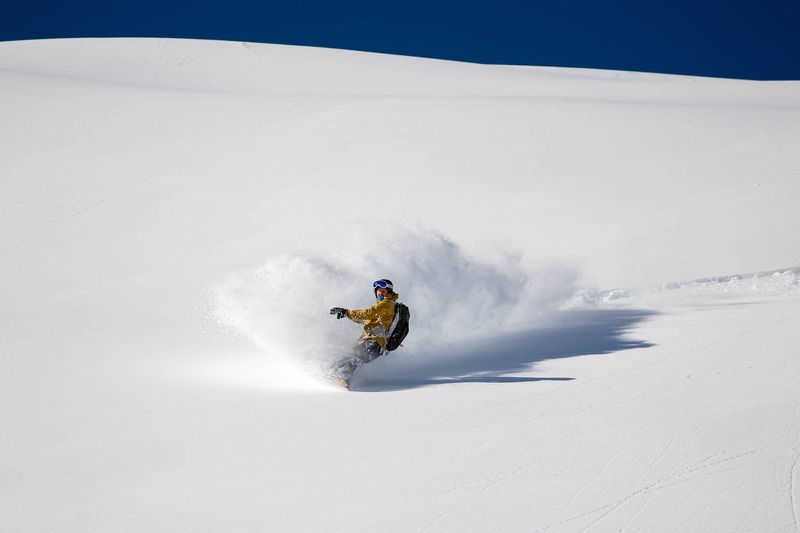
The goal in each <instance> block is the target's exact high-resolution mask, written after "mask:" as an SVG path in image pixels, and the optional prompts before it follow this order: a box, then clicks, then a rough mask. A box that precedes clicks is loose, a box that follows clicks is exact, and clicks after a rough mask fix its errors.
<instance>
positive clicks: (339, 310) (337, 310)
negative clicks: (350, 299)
mask: <svg viewBox="0 0 800 533" xmlns="http://www.w3.org/2000/svg"><path fill="white" fill-rule="evenodd" d="M331 314H332V315H336V318H337V319H339V318H344V317H346V316H347V309H345V308H344V307H334V308H333V309H331Z"/></svg>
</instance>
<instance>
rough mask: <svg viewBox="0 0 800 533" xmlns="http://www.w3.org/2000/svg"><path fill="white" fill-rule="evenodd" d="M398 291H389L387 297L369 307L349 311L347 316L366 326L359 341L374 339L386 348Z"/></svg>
mask: <svg viewBox="0 0 800 533" xmlns="http://www.w3.org/2000/svg"><path fill="white" fill-rule="evenodd" d="M397 298H398V295H397V293H394V292H392V293H389V294H387V295H386V298H384V299H383V300H381V301H379V302H375V305H373V306H372V307H369V308H367V309H355V310H350V311H348V312H347V318H349V319H350V320H352V321H353V322H358V323H359V324H362V325H363V326H364V333H363V335H361V336H360V337H359V338H358V342H363V341H365V340H366V339H374V340H375V342H377V343H378V344H379V345H380V346H381V348H386V336H387V335H388V333H389V328H390V327H391V326H392V320H394V303H395V302H396V301H397Z"/></svg>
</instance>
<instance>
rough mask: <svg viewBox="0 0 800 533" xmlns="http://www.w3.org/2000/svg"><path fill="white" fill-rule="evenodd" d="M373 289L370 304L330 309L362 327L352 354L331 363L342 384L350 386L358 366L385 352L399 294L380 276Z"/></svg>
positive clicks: (340, 316)
mask: <svg viewBox="0 0 800 533" xmlns="http://www.w3.org/2000/svg"><path fill="white" fill-rule="evenodd" d="M372 289H373V292H374V293H375V300H376V301H375V304H374V305H373V306H372V307H369V308H367V309H356V310H350V309H345V308H343V307H334V308H333V309H331V314H332V315H336V318H337V319H340V318H345V317H347V318H349V319H350V320H352V321H354V322H358V323H360V324H362V325H363V327H364V333H363V334H361V336H360V337H359V338H358V343H357V345H356V347H355V351H354V353H353V355H350V356H348V357H345V358H343V359H341V360H339V361H337V362H335V363H334V365H333V369H332V373H333V376H334V379H335V380H336V381H337V382H340V384H341V385H342V386H344V387H348V386H349V382H350V378H351V377H352V376H353V372H355V371H356V369H357V368H358V367H359V366H361V365H363V364H365V363H369V362H372V361H374V360H375V359H377V358H378V357H380V356H381V355H383V354H384V353H385V351H384V350H385V348H386V337H387V335H388V332H389V328H390V326H391V324H392V320H394V313H395V302H397V298H398V297H399V296H398V294H397V293H396V292H394V285H393V284H392V282H391V281H390V280H388V279H379V280H378V281H376V282H375V283H373V284H372Z"/></svg>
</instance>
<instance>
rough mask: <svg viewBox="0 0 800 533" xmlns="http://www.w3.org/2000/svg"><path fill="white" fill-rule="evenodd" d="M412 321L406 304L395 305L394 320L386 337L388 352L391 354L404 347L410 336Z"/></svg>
mask: <svg viewBox="0 0 800 533" xmlns="http://www.w3.org/2000/svg"><path fill="white" fill-rule="evenodd" d="M410 319H411V311H410V310H409V308H408V307H406V305H405V304H403V303H400V302H397V303H395V304H394V320H392V326H391V327H390V328H389V333H388V335H387V337H386V351H387V352H391V351H394V350H396V349H397V348H399V347H400V346H402V344H401V343H402V342H403V339H405V338H406V335H408V321H409V320H410Z"/></svg>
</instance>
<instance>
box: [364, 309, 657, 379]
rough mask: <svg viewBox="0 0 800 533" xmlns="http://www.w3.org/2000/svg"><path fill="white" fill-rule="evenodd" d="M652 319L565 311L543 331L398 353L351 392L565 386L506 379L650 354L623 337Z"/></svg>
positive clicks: (641, 313) (628, 312)
mask: <svg viewBox="0 0 800 533" xmlns="http://www.w3.org/2000/svg"><path fill="white" fill-rule="evenodd" d="M655 314H656V313H655V312H654V311H648V310H639V309H625V310H605V309H604V310H589V311H586V310H581V311H565V312H562V313H559V314H558V315H556V316H555V317H554V318H555V320H553V323H554V324H553V325H551V326H548V327H539V328H536V329H531V330H526V331H519V332H514V333H504V334H500V335H497V336H495V337H492V338H488V339H472V340H470V341H469V342H464V343H459V344H454V345H450V346H447V347H440V348H438V349H437V351H435V352H434V351H430V350H429V351H420V352H421V353H415V354H413V356H408V357H404V354H403V351H402V349H401V350H399V351H397V352H393V353H392V354H389V355H387V356H384V357H382V358H381V359H378V360H377V361H375V362H374V363H372V364H370V365H367V366H365V367H362V368H361V369H360V370H359V372H358V373H357V374H356V376H355V379H354V380H353V385H354V387H353V388H354V389H356V390H365V391H366V390H370V391H389V390H403V389H411V388H417V387H424V386H427V385H441V384H453V383H524V382H534V381H569V380H571V379H573V378H569V377H524V376H513V375H509V374H515V373H520V372H524V371H529V370H530V369H531V367H533V366H534V365H535V364H536V363H537V362H540V361H545V360H548V359H559V358H564V357H574V356H579V355H603V354H610V353H614V352H619V351H622V350H630V349H634V348H649V347H651V346H653V344H652V343H649V342H646V341H643V340H634V339H631V338H630V337H629V336H628V335H629V333H630V332H631V331H632V330H633V329H634V328H635V327H636V326H637V325H638V324H639V323H641V322H642V321H644V320H647V319H648V318H650V317H652V316H653V315H655ZM412 328H413V324H412ZM411 334H412V335H413V329H412V333H411Z"/></svg>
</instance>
